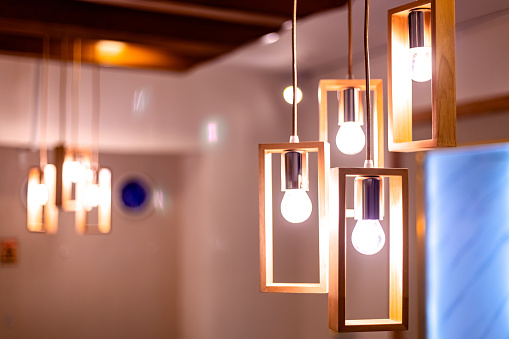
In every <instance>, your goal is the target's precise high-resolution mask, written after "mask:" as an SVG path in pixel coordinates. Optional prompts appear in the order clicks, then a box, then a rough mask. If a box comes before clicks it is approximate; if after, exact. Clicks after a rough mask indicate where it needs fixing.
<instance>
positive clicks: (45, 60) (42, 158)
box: [39, 35, 50, 170]
mask: <svg viewBox="0 0 509 339" xmlns="http://www.w3.org/2000/svg"><path fill="white" fill-rule="evenodd" d="M49 45H50V40H49V37H48V36H47V35H45V36H44V39H43V42H42V50H43V52H42V78H41V82H42V86H41V120H40V126H39V127H40V133H41V134H40V135H41V138H40V145H39V164H40V167H41V170H43V169H44V166H46V164H47V163H48V148H47V145H46V129H47V128H48V67H49Z"/></svg>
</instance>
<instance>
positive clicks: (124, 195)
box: [115, 172, 154, 219]
mask: <svg viewBox="0 0 509 339" xmlns="http://www.w3.org/2000/svg"><path fill="white" fill-rule="evenodd" d="M115 191H116V192H117V194H116V200H117V205H118V206H119V207H120V208H119V210H120V212H121V213H122V214H123V215H124V216H125V217H133V218H136V219H138V218H143V217H145V216H147V215H148V214H150V213H151V212H152V210H153V201H152V199H153V195H154V187H153V184H152V180H150V178H149V177H148V176H146V175H145V174H143V173H132V172H131V173H128V174H127V175H124V176H122V177H121V178H120V180H118V182H117V188H116V190H115Z"/></svg>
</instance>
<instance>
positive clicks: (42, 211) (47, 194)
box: [27, 164, 58, 234]
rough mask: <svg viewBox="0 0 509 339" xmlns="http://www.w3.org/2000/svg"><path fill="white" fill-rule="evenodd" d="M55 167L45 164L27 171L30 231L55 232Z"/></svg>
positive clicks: (56, 215)
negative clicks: (42, 168) (41, 167)
mask: <svg viewBox="0 0 509 339" xmlns="http://www.w3.org/2000/svg"><path fill="white" fill-rule="evenodd" d="M55 192H56V169H55V166H54V165H49V164H48V165H45V166H44V170H43V171H41V169H40V167H33V168H31V169H30V171H29V173H28V189H27V228H28V230H29V231H30V232H47V233H52V234H53V233H56V232H57V229H58V208H57V207H56V206H55Z"/></svg>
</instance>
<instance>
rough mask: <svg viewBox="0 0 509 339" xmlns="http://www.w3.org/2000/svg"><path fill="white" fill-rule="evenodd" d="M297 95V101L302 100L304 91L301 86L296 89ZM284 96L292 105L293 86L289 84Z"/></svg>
mask: <svg viewBox="0 0 509 339" xmlns="http://www.w3.org/2000/svg"><path fill="white" fill-rule="evenodd" d="M295 96H296V97H297V103H299V102H300V101H301V100H302V91H301V90H300V88H299V87H297V89H296V90H295ZM283 97H284V98H285V100H286V102H287V103H289V104H290V105H291V104H293V86H288V87H286V88H285V90H284V91H283Z"/></svg>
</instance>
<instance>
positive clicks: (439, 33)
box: [387, 0, 456, 152]
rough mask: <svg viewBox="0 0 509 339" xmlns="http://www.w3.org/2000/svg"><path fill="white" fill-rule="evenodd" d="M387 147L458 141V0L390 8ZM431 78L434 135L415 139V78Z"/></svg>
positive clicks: (405, 148)
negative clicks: (413, 89) (413, 95)
mask: <svg viewBox="0 0 509 339" xmlns="http://www.w3.org/2000/svg"><path fill="white" fill-rule="evenodd" d="M388 23H389V41H388V58H387V60H388V91H389V93H388V98H389V128H388V130H389V137H388V139H389V150H390V151H396V152H415V151H421V150H430V149H434V148H439V147H454V146H456V72H455V50H454V46H455V33H454V32H455V19H454V0H421V1H414V2H411V3H409V4H406V5H403V6H399V7H396V8H393V9H391V10H389V12H388ZM429 79H431V98H430V99H431V100H430V101H431V108H432V137H431V139H426V140H413V136H412V82H413V81H417V82H424V81H428V80H429Z"/></svg>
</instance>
